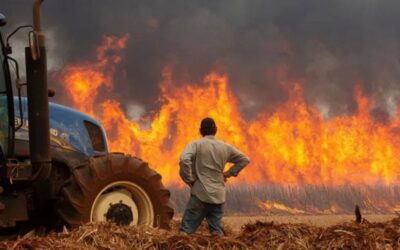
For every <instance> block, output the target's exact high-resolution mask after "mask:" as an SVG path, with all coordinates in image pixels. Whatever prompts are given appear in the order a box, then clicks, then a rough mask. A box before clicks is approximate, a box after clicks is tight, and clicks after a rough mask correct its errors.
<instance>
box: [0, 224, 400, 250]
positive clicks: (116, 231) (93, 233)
mask: <svg viewBox="0 0 400 250" xmlns="http://www.w3.org/2000/svg"><path fill="white" fill-rule="evenodd" d="M399 241H400V218H396V219H393V220H392V221H389V222H386V223H369V222H368V221H363V222H362V223H361V224H357V223H353V222H349V223H345V224H340V225H336V226H331V227H328V228H319V227H314V226H310V225H305V224H274V223H265V222H256V223H252V224H247V225H245V226H244V227H243V228H242V230H241V232H240V233H238V234H234V233H232V232H231V231H230V230H227V236H224V237H215V236H210V235H209V234H208V233H207V229H206V227H205V226H202V228H201V229H200V232H199V233H197V234H195V235H191V236H187V235H181V234H179V233H178V232H177V222H174V224H173V229H172V230H171V231H165V230H159V229H153V228H146V227H118V226H116V225H112V224H97V225H94V224H87V225H84V226H81V227H80V228H78V229H75V230H73V231H70V232H63V233H50V234H49V235H47V236H46V237H37V236H26V237H22V238H19V239H17V240H15V241H2V242H0V248H1V249H296V250H297V249H400V247H399V246H400V245H399Z"/></svg>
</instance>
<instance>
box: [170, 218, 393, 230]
mask: <svg viewBox="0 0 400 250" xmlns="http://www.w3.org/2000/svg"><path fill="white" fill-rule="evenodd" d="M363 217H364V218H365V219H366V220H368V221H369V222H385V221H389V220H391V219H393V218H396V217H397V215H396V214H366V215H364V216H363ZM177 219H180V218H177ZM354 220H355V217H354V215H349V214H341V215H264V216H226V217H224V220H223V222H224V224H226V225H227V226H229V227H230V228H231V229H232V230H233V231H235V232H238V231H240V229H241V228H242V226H243V225H245V224H247V223H254V222H256V221H261V222H271V221H273V222H276V223H305V224H308V225H312V226H317V227H330V226H333V225H336V224H341V223H344V222H352V221H354Z"/></svg>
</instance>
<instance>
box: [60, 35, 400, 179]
mask: <svg viewBox="0 0 400 250" xmlns="http://www.w3.org/2000/svg"><path fill="white" fill-rule="evenodd" d="M127 39H129V37H128V36H127V35H126V36H123V37H122V38H117V37H105V38H104V41H103V44H102V45H101V46H100V47H99V48H98V49H97V57H96V61H95V62H85V63H81V64H78V65H68V66H66V67H65V69H64V70H63V72H62V74H61V76H62V77H61V82H62V83H63V84H64V86H65V89H66V90H67V93H68V96H69V98H70V100H71V102H72V106H73V107H75V108H77V109H79V110H81V111H83V112H86V113H88V114H90V115H92V116H93V117H95V118H96V119H98V120H99V121H101V122H102V124H103V125H104V127H105V129H106V131H107V134H108V139H109V144H110V148H111V150H112V151H120V152H126V153H130V154H133V155H137V156H138V157H140V158H142V159H144V160H146V161H149V163H150V164H151V166H152V167H153V168H155V169H156V170H157V171H158V172H159V173H160V174H162V176H163V179H164V182H166V183H170V184H171V183H181V182H180V180H179V176H178V157H179V154H180V152H181V151H182V150H183V148H184V146H185V145H186V144H187V143H188V142H190V141H191V140H194V139H197V138H199V133H198V127H199V122H200V120H201V119H202V118H204V117H206V116H210V117H213V118H214V119H215V120H216V122H217V124H218V128H219V131H218V134H217V135H218V137H219V138H220V139H222V140H224V141H227V142H229V143H231V144H233V145H236V146H237V147H238V148H240V149H241V150H242V151H244V152H245V153H246V154H248V155H249V156H250V158H251V160H252V162H251V165H250V166H249V167H248V168H247V169H246V170H245V171H244V172H243V174H242V175H241V177H240V180H241V181H245V182H248V183H254V184H256V183H275V184H285V185H286V184H294V185H297V184H312V185H344V184H354V185H360V184H394V183H397V182H398V181H399V180H400V178H399V177H400V174H399V173H400V171H399V168H400V165H399V162H400V136H399V135H400V109H399V111H398V115H397V116H395V117H393V118H392V119H390V120H388V121H386V122H380V121H378V120H377V119H375V118H374V117H373V116H371V114H370V110H371V109H372V108H373V105H374V103H373V102H374V101H373V98H372V97H367V96H365V95H364V94H363V91H362V88H361V87H359V86H361V85H360V84H357V85H356V86H357V87H356V88H355V90H354V98H355V100H356V102H357V107H358V109H357V112H355V114H352V115H341V116H337V117H335V118H333V119H330V120H326V119H325V118H324V117H323V115H322V114H321V112H320V111H319V110H318V108H317V107H315V106H310V105H307V104H306V103H305V101H304V98H303V92H302V88H301V84H300V83H294V84H288V85H287V86H289V87H288V93H289V99H288V101H287V102H286V103H284V104H282V105H281V106H280V107H279V108H277V109H276V110H275V111H274V112H272V113H267V112H261V113H260V114H259V115H258V117H257V118H255V119H254V120H251V121H247V120H245V119H244V118H243V116H242V115H241V114H240V112H239V109H238V101H237V99H236V97H235V96H234V95H233V93H232V92H231V90H230V87H229V81H230V80H229V78H228V76H227V75H223V74H217V73H210V74H208V75H207V76H205V78H204V81H203V82H202V83H201V84H190V83H186V84H182V83H180V84H179V86H180V87H179V88H178V87H177V84H176V83H174V82H173V81H172V77H171V76H172V74H173V69H172V68H170V67H166V68H165V69H164V71H163V72H162V74H163V79H164V80H163V82H161V83H160V90H161V96H160V98H159V100H158V101H159V102H160V103H161V104H162V105H161V108H160V110H159V111H158V112H157V114H156V115H155V116H154V117H152V118H151V119H150V120H148V121H147V122H148V123H149V124H150V125H149V126H146V127H144V126H142V125H141V124H142V123H141V122H140V121H139V122H137V121H132V120H130V119H129V118H128V117H127V116H126V114H125V112H124V110H123V108H122V107H121V103H120V102H119V101H118V100H117V98H115V95H114V96H113V95H111V94H109V93H110V92H112V91H111V90H112V88H113V79H112V76H113V73H114V72H115V70H116V68H117V66H118V64H119V63H120V62H121V61H122V60H123V56H122V54H123V51H124V49H125V47H126V42H127ZM182 86H183V87H182ZM100 93H101V94H100ZM155 101H156V100H155ZM235 181H237V180H235Z"/></svg>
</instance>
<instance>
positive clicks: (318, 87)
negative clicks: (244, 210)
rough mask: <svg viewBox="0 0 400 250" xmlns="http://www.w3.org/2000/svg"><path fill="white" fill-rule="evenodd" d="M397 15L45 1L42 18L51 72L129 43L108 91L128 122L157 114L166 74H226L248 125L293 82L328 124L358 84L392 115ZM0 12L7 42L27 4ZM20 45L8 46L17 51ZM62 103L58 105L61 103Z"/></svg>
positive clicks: (193, 77) (384, 3) (369, 6)
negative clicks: (104, 46) (115, 43)
mask: <svg viewBox="0 0 400 250" xmlns="http://www.w3.org/2000/svg"><path fill="white" fill-rule="evenodd" d="M399 9H400V1H398V0H381V1H379V0H336V1H320V0H296V1H294V0H291V1H290V0H281V1H272V0H204V1H200V0H191V1H187V0H169V1H165V0H164V1H162V0H154V1H153V0H147V1H144V0H142V1H132V0H68V1H66V0H46V1H45V3H44V6H43V13H42V15H43V26H44V29H45V31H46V35H47V45H48V58H49V69H50V71H55V72H57V71H58V70H61V69H62V68H63V66H64V65H68V64H76V63H81V62H85V61H90V60H93V59H94V58H95V56H94V51H95V48H96V46H98V45H100V44H101V40H102V37H103V36H104V35H114V36H118V37H122V36H123V35H125V34H129V36H130V38H129V40H128V44H127V48H126V50H125V55H124V57H125V58H124V61H123V63H121V64H120V65H119V66H118V69H117V71H118V72H116V76H115V91H116V92H117V93H118V95H119V96H120V100H121V101H122V104H123V106H124V109H125V110H126V111H127V113H130V112H132V116H135V115H136V114H137V112H140V113H145V112H151V111H152V110H157V108H158V105H159V104H158V103H157V102H155V100H157V98H158V97H159V95H160V89H159V83H160V82H161V81H162V70H163V68H164V67H166V66H170V67H172V68H173V69H174V70H173V72H174V75H173V77H174V79H175V80H176V82H177V84H179V83H181V82H186V83H188V82H190V83H191V84H196V83H198V84H201V80H202V79H203V78H204V76H205V75H206V74H207V73H210V72H212V71H217V72H220V73H224V74H227V75H228V76H229V79H230V85H231V88H232V91H233V93H234V94H235V96H236V97H237V98H238V102H239V105H240V111H241V113H242V114H243V115H244V117H246V118H247V119H252V118H254V117H256V115H257V114H258V113H259V112H260V111H261V110H267V111H270V112H273V110H274V109H275V108H276V107H277V106H278V105H280V104H282V103H283V102H285V101H286V100H287V98H288V94H287V88H286V87H285V86H291V84H293V83H295V82H297V83H299V84H300V85H301V86H302V87H303V91H304V94H305V99H306V101H307V103H309V104H310V105H316V106H317V107H318V108H319V109H320V110H321V111H322V112H323V114H324V115H325V117H326V118H327V119H329V118H332V117H335V116H337V115H341V114H351V113H353V112H355V111H356V102H355V100H354V94H353V92H354V91H353V90H354V87H355V85H356V84H358V85H360V86H361V87H362V89H363V90H364V92H365V94H366V95H368V96H373V97H374V98H375V99H376V105H375V107H374V110H372V111H371V112H372V113H373V114H377V115H376V117H377V118H379V117H382V114H383V116H387V115H393V114H394V112H395V110H396V106H397V103H398V102H399V100H400V83H399V79H400V29H399V28H398V24H399V23H400V15H398V10H399ZM0 12H1V13H3V14H4V15H5V16H6V17H7V20H8V24H7V26H6V27H5V29H4V32H5V33H9V32H10V31H11V30H12V29H13V28H14V27H16V26H18V25H22V24H26V23H31V1H28V0H2V3H1V7H0ZM25 41H26V34H24V35H22V34H21V35H19V36H16V37H15V39H13V40H12V42H13V43H14V44H15V47H16V48H18V46H22V44H24V43H25ZM14 51H16V54H15V56H16V57H17V58H18V59H19V60H20V63H21V64H23V60H22V58H23V57H22V55H20V54H19V53H18V49H16V50H14ZM51 81H52V82H51V83H50V85H51V86H55V87H56V88H57V86H58V85H59V84H60V83H59V82H57V79H51ZM61 95H62V94H61ZM61 95H59V97H56V99H55V101H57V100H59V101H60V102H63V101H64V102H65V100H63V99H62V98H61ZM57 98H58V99H57ZM133 109H137V111H135V110H133Z"/></svg>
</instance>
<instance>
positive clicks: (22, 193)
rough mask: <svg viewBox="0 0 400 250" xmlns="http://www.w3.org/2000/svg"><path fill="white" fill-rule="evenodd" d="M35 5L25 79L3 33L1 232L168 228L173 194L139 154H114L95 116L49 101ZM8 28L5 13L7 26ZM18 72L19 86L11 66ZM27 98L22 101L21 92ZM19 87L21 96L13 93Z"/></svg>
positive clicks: (0, 69)
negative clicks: (104, 225) (105, 225)
mask: <svg viewBox="0 0 400 250" xmlns="http://www.w3.org/2000/svg"><path fill="white" fill-rule="evenodd" d="M42 1H43V0H35V3H34V7H33V17H34V18H33V21H34V25H24V26H20V27H18V28H17V29H16V30H15V32H17V31H19V30H20V29H29V30H30V31H29V35H28V38H29V39H28V40H29V43H28V44H29V46H27V48H25V58H26V62H25V63H26V82H22V81H21V79H20V77H19V67H18V63H17V61H16V60H15V59H13V58H12V57H11V54H12V53H11V52H12V49H11V46H10V44H9V41H10V38H11V37H12V35H13V34H14V33H15V32H13V33H11V34H10V35H9V36H8V37H7V39H6V40H4V39H3V36H1V39H0V42H1V53H0V60H1V62H2V65H1V67H0V115H1V119H0V233H1V232H2V231H7V230H8V229H10V228H13V229H16V228H17V229H18V228H26V227H27V225H45V226H50V227H52V228H54V227H60V226H61V227H62V226H64V225H68V226H76V225H80V224H82V223H84V222H90V221H94V222H96V221H111V222H114V223H117V224H119V225H148V226H155V227H161V228H169V223H170V220H171V219H172V216H173V209H172V208H171V205H170V192H169V190H167V189H166V188H165V187H164V186H163V184H162V182H161V176H160V175H159V174H158V173H156V172H155V171H154V170H152V169H151V168H149V166H148V164H147V163H146V162H144V161H142V160H141V159H139V158H137V157H132V156H129V155H124V154H122V153H110V152H109V150H108V145H107V138H106V135H105V132H104V129H103V127H102V126H101V124H100V123H99V122H97V121H96V120H95V119H93V118H91V117H89V116H87V115H85V114H83V113H81V112H78V111H76V110H73V109H70V108H67V107H65V106H61V105H57V104H54V103H50V104H49V101H48V97H49V96H52V95H54V91H51V90H49V89H48V87H47V76H46V75H47V66H46V49H45V42H44V33H43V31H42V29H41V24H40V6H41V3H42ZM5 24H6V19H5V17H4V16H3V15H2V14H0V27H1V26H4V25H5ZM11 65H12V66H13V67H14V68H15V69H16V70H15V77H14V78H16V81H15V86H13V83H12V81H11V79H12V77H11V73H10V69H9V68H10V66H11ZM24 87H26V88H27V97H26V98H25V97H21V94H20V93H21V88H24ZM13 89H14V90H16V94H15V95H16V96H14V94H13Z"/></svg>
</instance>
